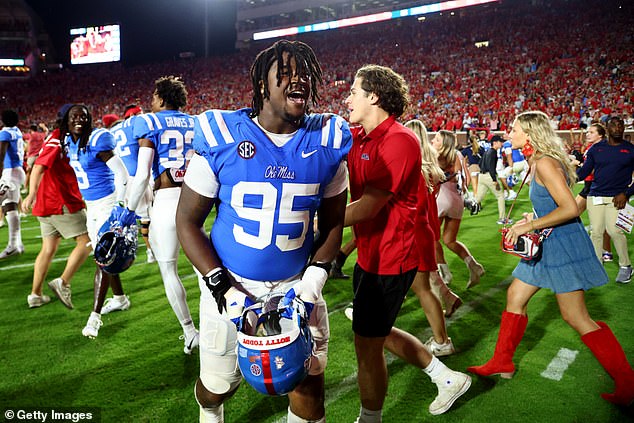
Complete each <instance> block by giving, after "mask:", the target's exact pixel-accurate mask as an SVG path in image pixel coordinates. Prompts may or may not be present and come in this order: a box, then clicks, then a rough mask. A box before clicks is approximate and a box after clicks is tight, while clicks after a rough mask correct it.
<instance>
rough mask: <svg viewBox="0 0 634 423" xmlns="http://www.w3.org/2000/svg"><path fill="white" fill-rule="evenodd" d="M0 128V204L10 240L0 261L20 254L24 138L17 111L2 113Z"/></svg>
mask: <svg viewBox="0 0 634 423" xmlns="http://www.w3.org/2000/svg"><path fill="white" fill-rule="evenodd" d="M2 124H3V125H4V127H3V128H2V130H0V177H1V178H0V203H1V204H2V211H3V212H4V214H5V216H6V217H7V224H8V226H9V243H8V244H7V248H5V249H4V251H2V252H1V253H0V260H2V259H5V258H7V257H11V256H15V255H19V254H22V253H23V252H24V245H23V244H22V233H21V231H20V215H19V211H18V202H19V201H20V187H21V186H22V185H23V184H24V181H25V179H26V176H25V173H24V169H23V168H22V162H23V161H24V139H23V138H22V132H21V131H20V128H18V114H17V113H16V112H15V111H14V110H4V111H3V112H2Z"/></svg>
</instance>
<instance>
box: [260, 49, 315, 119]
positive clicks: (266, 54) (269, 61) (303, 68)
mask: <svg viewBox="0 0 634 423" xmlns="http://www.w3.org/2000/svg"><path fill="white" fill-rule="evenodd" d="M284 52H286V53H288V57H287V60H288V61H290V60H291V58H292V57H294V58H295V62H296V65H297V68H296V72H297V75H308V76H309V77H310V93H311V94H310V100H311V102H312V104H314V105H317V104H318V103H319V93H318V91H317V87H318V85H320V84H322V83H323V76H322V71H321V66H320V65H319V62H318V61H317V57H316V56H315V53H314V52H313V49H312V48H310V46H308V44H305V43H303V42H301V41H289V40H279V41H277V42H275V44H273V45H272V46H271V47H269V48H267V49H266V50H262V51H261V52H260V53H258V55H257V56H256V58H255V61H254V62H253V65H251V72H250V74H251V84H252V85H253V99H252V101H251V109H252V110H251V113H250V116H251V117H252V118H253V117H255V116H258V115H259V114H260V112H261V111H262V107H263V106H264V99H266V98H269V95H270V93H269V86H268V76H269V70H270V69H271V66H273V63H275V62H277V63H278V65H277V75H276V76H277V84H278V86H279V85H280V83H281V82H282V70H283V68H284V66H282V65H283V64H284V57H283V53H284ZM306 112H307V113H308V112H309V109H308V108H307V109H306Z"/></svg>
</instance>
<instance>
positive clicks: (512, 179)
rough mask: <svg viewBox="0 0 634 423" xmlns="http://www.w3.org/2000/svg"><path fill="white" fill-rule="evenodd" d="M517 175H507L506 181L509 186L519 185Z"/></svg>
mask: <svg viewBox="0 0 634 423" xmlns="http://www.w3.org/2000/svg"><path fill="white" fill-rule="evenodd" d="M517 182H518V180H517V175H515V174H512V175H510V176H507V177H506V183H507V185H508V186H509V188H513V187H514V186H515V185H517Z"/></svg>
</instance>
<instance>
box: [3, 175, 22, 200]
mask: <svg viewBox="0 0 634 423" xmlns="http://www.w3.org/2000/svg"><path fill="white" fill-rule="evenodd" d="M2 180H4V181H7V182H12V183H13V184H14V185H15V189H12V190H10V191H8V192H7V193H6V195H5V196H4V199H3V200H2V205H3V206H6V205H7V204H10V203H16V204H17V203H18V201H20V189H21V188H22V185H24V181H25V180H26V174H25V173H24V169H22V168H21V167H10V168H6V169H2Z"/></svg>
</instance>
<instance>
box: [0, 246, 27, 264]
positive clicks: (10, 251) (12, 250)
mask: <svg viewBox="0 0 634 423" xmlns="http://www.w3.org/2000/svg"><path fill="white" fill-rule="evenodd" d="M23 252H24V245H18V246H17V247H7V248H5V249H4V251H3V252H1V253H0V260H2V259H6V258H9V257H12V256H19V255H20V254H22V253H23Z"/></svg>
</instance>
